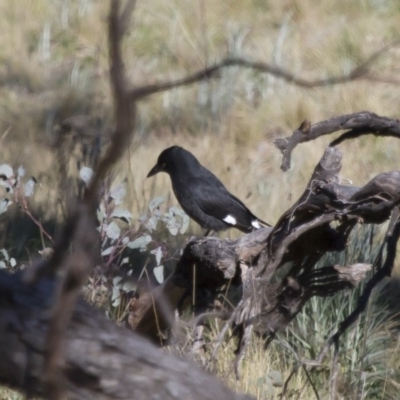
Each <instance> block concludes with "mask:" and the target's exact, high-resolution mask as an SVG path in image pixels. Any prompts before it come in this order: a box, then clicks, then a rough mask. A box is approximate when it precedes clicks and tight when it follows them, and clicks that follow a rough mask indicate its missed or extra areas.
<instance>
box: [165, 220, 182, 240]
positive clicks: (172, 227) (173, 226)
mask: <svg viewBox="0 0 400 400" xmlns="http://www.w3.org/2000/svg"><path fill="white" fill-rule="evenodd" d="M180 227H181V224H180V223H179V222H178V221H177V219H176V218H175V217H172V218H170V219H169V220H168V222H167V229H168V230H169V233H170V234H171V235H173V236H176V235H177V234H178V231H179V228H180Z"/></svg>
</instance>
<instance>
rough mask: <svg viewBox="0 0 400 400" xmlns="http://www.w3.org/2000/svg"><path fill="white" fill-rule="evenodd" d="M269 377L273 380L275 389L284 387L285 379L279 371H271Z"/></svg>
mask: <svg viewBox="0 0 400 400" xmlns="http://www.w3.org/2000/svg"><path fill="white" fill-rule="evenodd" d="M267 376H268V377H269V378H270V379H271V381H272V384H273V385H274V386H275V387H282V386H283V377H282V374H281V373H280V372H279V371H269V372H268V374H267Z"/></svg>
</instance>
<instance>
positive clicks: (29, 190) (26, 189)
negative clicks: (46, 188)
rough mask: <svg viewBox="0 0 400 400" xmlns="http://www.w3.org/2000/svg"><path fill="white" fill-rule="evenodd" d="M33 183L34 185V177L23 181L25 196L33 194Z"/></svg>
mask: <svg viewBox="0 0 400 400" xmlns="http://www.w3.org/2000/svg"><path fill="white" fill-rule="evenodd" d="M35 185H36V179H35V178H34V177H32V178H30V179H29V181H28V182H26V183H25V185H24V194H25V197H31V196H32V195H33V191H34V189H35Z"/></svg>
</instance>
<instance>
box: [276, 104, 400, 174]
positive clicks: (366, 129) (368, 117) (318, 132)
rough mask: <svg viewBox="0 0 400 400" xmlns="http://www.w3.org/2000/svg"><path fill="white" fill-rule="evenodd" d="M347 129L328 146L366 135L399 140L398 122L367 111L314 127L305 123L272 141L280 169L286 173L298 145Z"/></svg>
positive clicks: (333, 119) (399, 126)
mask: <svg viewBox="0 0 400 400" xmlns="http://www.w3.org/2000/svg"><path fill="white" fill-rule="evenodd" d="M347 129H348V131H347V132H345V133H344V134H343V135H342V136H340V137H339V138H338V139H336V140H335V141H333V142H332V143H331V144H330V146H332V147H334V146H336V145H337V144H339V143H341V142H343V141H344V140H346V139H351V138H355V137H359V136H361V135H366V134H373V135H375V136H391V137H396V138H400V121H398V120H395V119H391V118H386V117H380V116H379V115H376V114H374V113H371V112H368V111H361V112H358V113H354V114H348V115H341V116H340V117H335V118H331V119H328V120H326V121H322V122H318V123H317V124H314V125H311V124H310V123H309V122H308V121H307V122H306V121H305V122H303V123H302V124H301V125H300V127H299V128H298V129H296V130H295V131H294V132H293V134H292V136H290V137H287V138H284V139H276V140H275V141H274V144H275V146H276V147H277V148H278V149H279V150H280V151H281V152H282V155H283V159H282V164H281V169H282V170H283V171H287V170H288V169H289V168H290V163H291V153H292V151H293V149H294V148H295V147H296V146H297V145H298V144H300V143H304V142H310V141H312V140H315V139H317V138H318V137H320V136H324V135H329V134H331V133H334V132H337V131H341V130H347Z"/></svg>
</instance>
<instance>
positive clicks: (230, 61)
mask: <svg viewBox="0 0 400 400" xmlns="http://www.w3.org/2000/svg"><path fill="white" fill-rule="evenodd" d="M399 43H400V41H395V42H393V43H390V44H388V45H386V46H384V47H382V48H381V49H379V50H378V51H376V52H375V53H373V54H372V55H371V56H370V57H369V58H367V59H366V60H365V61H363V62H362V63H360V64H359V65H358V66H356V67H355V68H353V69H352V70H351V71H350V72H349V73H347V74H345V75H338V76H331V77H327V78H322V79H317V80H307V79H304V78H299V77H297V76H296V75H295V74H293V73H291V72H289V71H287V70H285V69H284V68H282V67H279V66H276V65H273V64H268V63H264V62H256V61H250V60H247V59H244V58H240V57H235V58H226V59H225V60H223V61H221V62H219V63H217V64H215V65H213V66H210V67H207V68H204V69H202V70H200V71H197V72H195V73H193V74H191V75H189V76H187V77H185V78H181V79H177V80H172V81H167V82H160V83H156V84H153V85H147V86H141V87H137V88H135V89H132V90H131V99H132V100H141V99H143V98H145V97H147V96H150V95H152V94H154V93H160V92H165V91H167V90H170V89H174V88H177V87H182V86H189V85H191V84H193V83H196V82H200V81H202V80H204V79H210V78H213V77H216V76H217V74H218V73H219V72H220V71H221V70H222V69H224V68H227V67H234V66H236V67H243V68H248V69H252V70H254V71H257V72H260V73H267V74H270V75H273V76H275V77H277V78H280V79H282V80H284V81H285V82H287V83H289V84H292V85H295V86H299V87H302V88H306V89H311V88H316V87H322V86H329V85H337V84H342V83H348V82H351V81H354V80H357V79H365V80H368V79H369V76H370V75H369V73H370V72H369V68H370V67H371V65H373V63H374V62H376V61H377V60H378V59H379V58H380V57H381V56H382V55H383V54H385V53H386V52H387V51H389V50H390V49H392V48H393V47H395V46H398V44H399ZM379 78H380V77H375V78H374V79H373V80H374V81H375V82H378V81H379V80H378V79H379ZM381 79H382V80H383V81H386V80H390V79H391V78H384V77H382V78H381ZM392 82H393V83H394V84H395V82H396V81H392Z"/></svg>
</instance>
